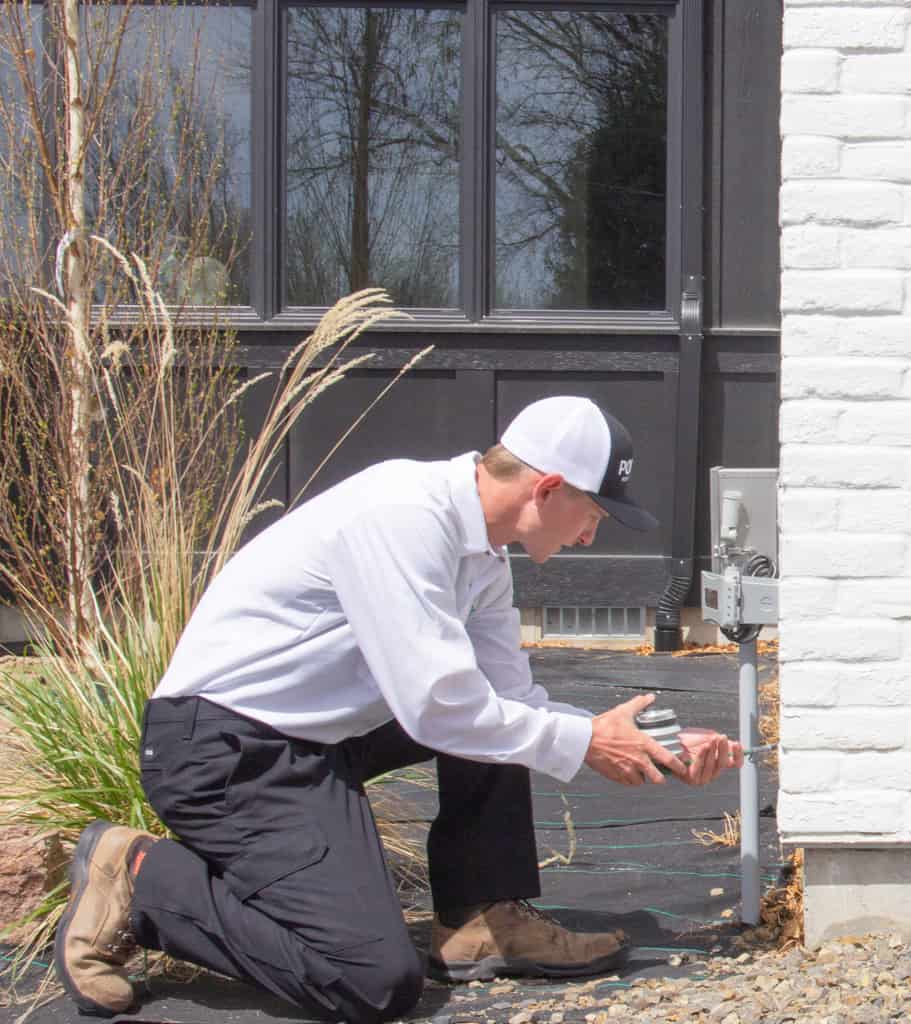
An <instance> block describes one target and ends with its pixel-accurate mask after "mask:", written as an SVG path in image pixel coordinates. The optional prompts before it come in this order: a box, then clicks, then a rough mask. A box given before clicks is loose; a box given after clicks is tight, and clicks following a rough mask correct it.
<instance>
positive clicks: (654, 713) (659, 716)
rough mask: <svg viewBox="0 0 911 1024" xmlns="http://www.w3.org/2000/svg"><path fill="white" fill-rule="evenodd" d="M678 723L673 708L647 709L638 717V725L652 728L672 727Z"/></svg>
mask: <svg viewBox="0 0 911 1024" xmlns="http://www.w3.org/2000/svg"><path fill="white" fill-rule="evenodd" d="M676 721H677V715H676V714H675V713H674V711H673V709H672V708H647V709H646V710H645V711H640V712H639V714H638V715H636V725H638V726H640V727H642V726H651V727H654V726H656V725H672V724H674V723H675V722H676Z"/></svg>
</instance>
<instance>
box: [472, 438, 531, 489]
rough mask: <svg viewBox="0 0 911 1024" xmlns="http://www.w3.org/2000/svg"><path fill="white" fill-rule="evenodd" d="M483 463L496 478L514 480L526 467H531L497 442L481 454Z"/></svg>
mask: <svg viewBox="0 0 911 1024" xmlns="http://www.w3.org/2000/svg"><path fill="white" fill-rule="evenodd" d="M481 465H482V466H483V467H484V468H485V469H486V470H487V472H488V473H490V475H491V476H492V477H493V478H494V480H514V479H515V478H516V477H517V476H520V475H521V474H522V473H523V472H524V471H525V470H526V469H530V468H531V467H530V466H527V465H526V464H525V463H524V462H523V461H522V460H521V459H517V458H516V457H515V455H513V453H512V452H511V451H509V450H508V449H506V448H504V447H503V445H501V444H495V445H494V446H493V447H492V448H488V449H487V451H486V452H484V454H483V455H482V456H481Z"/></svg>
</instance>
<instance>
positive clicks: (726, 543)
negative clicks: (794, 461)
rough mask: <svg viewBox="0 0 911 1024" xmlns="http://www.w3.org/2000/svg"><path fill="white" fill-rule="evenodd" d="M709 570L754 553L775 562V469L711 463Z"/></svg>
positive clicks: (720, 570) (720, 568)
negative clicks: (712, 465)
mask: <svg viewBox="0 0 911 1024" xmlns="http://www.w3.org/2000/svg"><path fill="white" fill-rule="evenodd" d="M709 500H710V506H711V513H710V514H711V540H712V572H715V573H724V570H725V569H726V568H727V567H728V566H729V565H734V566H738V567H740V566H742V565H743V564H744V563H745V562H746V561H748V560H749V559H750V558H751V557H752V556H753V555H765V556H766V557H767V558H770V559H771V560H772V561H773V562H774V563H775V564H776V565H777V564H778V470H777V469H729V468H728V467H726V466H714V467H712V469H711V472H710V476H709Z"/></svg>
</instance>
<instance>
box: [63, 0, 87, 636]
mask: <svg viewBox="0 0 911 1024" xmlns="http://www.w3.org/2000/svg"><path fill="white" fill-rule="evenodd" d="M61 3H62V11H61V14H62V22H63V28H64V32H63V35H64V52H63V64H64V75H65V83H66V90H65V96H64V103H65V105H66V109H65V115H66V133H65V153H64V154H63V156H64V166H65V175H66V181H65V190H64V191H65V196H64V203H65V210H66V228H67V233H66V236H65V237H66V238H67V239H69V245H68V246H67V247H66V251H65V253H64V274H63V280H64V301H65V303H66V341H65V343H66V353H65V365H66V366H67V368H68V371H69V376H68V381H67V384H68V388H69V399H70V416H69V440H70V446H71V447H70V460H71V461H70V465H71V469H72V472H71V474H70V483H71V486H72V489H71V492H70V495H69V498H68V506H67V525H68V528H69V534H70V536H69V545H68V556H67V578H68V584H69V585H68V587H67V600H68V607H67V609H66V612H67V615H68V617H69V619H70V623H69V625H70V628H71V629H73V630H75V631H76V634H77V635H81V634H83V633H84V632H85V624H86V621H87V620H88V619H90V618H91V617H92V615H93V607H94V606H93V602H92V599H91V590H90V588H91V551H92V544H91V529H92V515H91V509H90V508H89V485H90V475H91V464H90V458H89V430H90V427H91V409H92V396H93V382H92V378H93V374H92V354H91V344H90V328H91V319H90V318H91V310H92V293H91V284H90V282H89V281H88V280H87V279H86V273H85V267H86V252H85V246H86V244H87V240H86V230H85V229H86V211H85V178H84V169H85V150H86V139H85V118H84V114H85V106H84V100H83V87H82V69H81V67H80V53H79V39H80V34H81V29H80V24H79V7H80V4H79V0H61Z"/></svg>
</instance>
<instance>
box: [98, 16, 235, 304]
mask: <svg viewBox="0 0 911 1024" xmlns="http://www.w3.org/2000/svg"><path fill="white" fill-rule="evenodd" d="M82 11H83V13H82V17H83V25H84V29H85V39H84V40H83V54H82V59H83V61H84V69H85V72H86V77H87V80H95V81H97V82H98V86H97V89H98V90H101V89H103V88H104V84H105V80H106V78H107V76H108V75H113V79H112V80H113V89H112V91H111V93H110V95H109V97H108V98H107V100H106V101H105V104H104V114H103V116H102V117H101V118H100V120H99V122H98V123H97V125H96V127H95V132H94V133H93V145H92V146H91V148H90V150H89V154H88V162H87V173H86V184H87V191H88V204H89V219H90V223H91V224H92V225H93V228H94V230H95V231H97V232H99V233H101V234H103V235H105V236H106V237H107V239H108V240H109V241H110V242H112V243H113V244H115V245H116V246H117V247H118V248H119V249H120V250H121V251H122V252H131V251H133V252H138V253H139V254H140V255H142V256H143V257H144V259H145V260H146V261H147V262H148V263H149V265H150V267H151V269H152V271H153V273H154V275H155V279H156V281H157V283H158V285H159V287H160V289H161V291H162V294H163V295H164V297H165V299H166V300H167V301H169V302H176V303H188V304H191V305H213V304H228V305H238V304H246V303H248V302H249V301H250V287H249V279H250V269H249V268H250V240H251V234H252V217H251V201H250V125H251V111H250V58H251V40H252V11H251V9H249V8H245V7H239V6H237V7H234V6H230V7H228V6H225V7H216V6H214V5H213V6H207V7H192V6H186V7H182V6H177V5H174V4H160V5H159V4H150V5H148V6H146V5H140V4H136V5H132V6H130V7H126V6H120V5H98V6H91V7H90V6H88V5H86V6H84V7H83V9H82ZM117 53H119V57H118V62H117V64H116V67H115V66H113V65H112V63H111V57H112V55H113V54H117ZM93 69H94V70H93ZM97 95H100V92H99V93H93V92H92V91H91V89H90V90H89V93H88V95H87V107H89V108H97ZM97 298H98V300H99V301H110V299H111V296H110V295H108V294H105V295H100V294H99V295H98V296H97Z"/></svg>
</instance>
